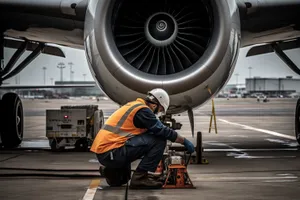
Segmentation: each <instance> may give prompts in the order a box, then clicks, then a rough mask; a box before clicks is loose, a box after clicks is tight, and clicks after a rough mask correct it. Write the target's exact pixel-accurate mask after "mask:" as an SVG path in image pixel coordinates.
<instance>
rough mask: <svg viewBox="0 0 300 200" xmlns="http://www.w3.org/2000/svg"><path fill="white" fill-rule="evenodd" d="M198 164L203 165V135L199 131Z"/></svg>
mask: <svg viewBox="0 0 300 200" xmlns="http://www.w3.org/2000/svg"><path fill="white" fill-rule="evenodd" d="M196 145H197V146H196V162H197V164H201V163H202V151H203V148H202V133H201V132H200V131H199V132H197V144H196Z"/></svg>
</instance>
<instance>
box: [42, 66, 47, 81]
mask: <svg viewBox="0 0 300 200" xmlns="http://www.w3.org/2000/svg"><path fill="white" fill-rule="evenodd" d="M43 70H44V85H46V70H47V67H43Z"/></svg>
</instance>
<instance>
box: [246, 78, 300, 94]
mask: <svg viewBox="0 0 300 200" xmlns="http://www.w3.org/2000/svg"><path fill="white" fill-rule="evenodd" d="M246 91H247V92H248V93H250V94H253V93H264V94H266V95H271V96H272V95H289V94H291V93H300V79H294V78H293V77H291V76H288V77H286V78H260V77H254V78H247V79H246Z"/></svg>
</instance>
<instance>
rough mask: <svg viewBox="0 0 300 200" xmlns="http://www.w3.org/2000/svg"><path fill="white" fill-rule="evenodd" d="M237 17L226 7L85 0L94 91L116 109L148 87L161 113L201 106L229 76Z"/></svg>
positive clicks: (180, 0)
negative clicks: (155, 92)
mask: <svg viewBox="0 0 300 200" xmlns="http://www.w3.org/2000/svg"><path fill="white" fill-rule="evenodd" d="M239 22H240V18H239V15H238V8H237V6H236V4H235V1H230V0H224V1H223V0H176V1H174V0H101V1H99V0H89V6H88V10H87V14H86V20H85V34H84V38H85V48H86V53H87V58H88V63H89V66H90V69H92V73H93V75H94V76H95V79H96V80H97V82H98V84H99V86H100V87H101V89H102V91H103V92H104V93H106V95H107V96H108V97H109V98H110V99H112V100H113V101H114V102H116V103H118V104H120V105H123V104H126V103H127V102H128V101H132V100H134V99H136V98H139V97H143V96H144V95H146V94H147V92H148V91H150V90H151V89H153V88H163V89H165V90H166V91H167V92H168V93H169V95H170V106H169V109H168V113H180V112H184V111H186V110H188V109H190V108H194V107H196V106H199V105H201V104H203V103H204V102H206V101H207V100H208V99H210V98H211V97H212V95H211V94H210V93H209V92H208V91H207V88H208V87H209V88H210V89H211V92H212V94H215V93H216V92H218V91H219V90H220V89H221V88H222V87H223V86H224V85H225V83H226V81H228V78H229V77H230V75H231V74H232V72H233V69H234V66H235V61H236V58H237V55H238V49H239V44H240V25H239Z"/></svg>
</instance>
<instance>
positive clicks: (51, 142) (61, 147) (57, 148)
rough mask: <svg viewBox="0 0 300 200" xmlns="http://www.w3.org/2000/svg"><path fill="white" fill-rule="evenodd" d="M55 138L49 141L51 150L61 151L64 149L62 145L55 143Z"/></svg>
mask: <svg viewBox="0 0 300 200" xmlns="http://www.w3.org/2000/svg"><path fill="white" fill-rule="evenodd" d="M57 140H58V139H57ZM57 140H56V139H52V140H50V141H49V142H50V147H51V151H54V152H57V151H63V150H64V149H65V147H64V146H59V145H58V144H57Z"/></svg>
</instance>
